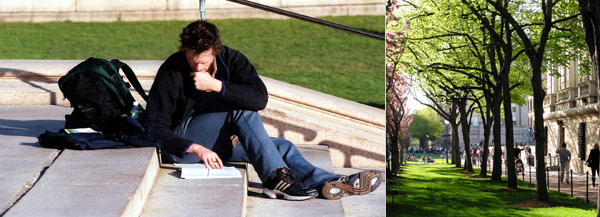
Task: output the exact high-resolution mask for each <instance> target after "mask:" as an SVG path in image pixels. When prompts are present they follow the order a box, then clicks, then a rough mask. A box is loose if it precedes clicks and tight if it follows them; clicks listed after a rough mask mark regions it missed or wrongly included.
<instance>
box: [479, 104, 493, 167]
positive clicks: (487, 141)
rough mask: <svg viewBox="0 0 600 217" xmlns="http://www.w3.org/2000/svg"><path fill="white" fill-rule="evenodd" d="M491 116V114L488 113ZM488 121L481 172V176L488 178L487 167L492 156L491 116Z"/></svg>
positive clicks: (484, 128) (484, 134) (484, 137)
mask: <svg viewBox="0 0 600 217" xmlns="http://www.w3.org/2000/svg"><path fill="white" fill-rule="evenodd" d="M488 114H489V112H488ZM487 121H488V123H486V124H485V125H483V139H484V140H483V153H482V155H481V171H480V172H479V176H482V177H483V176H487V165H488V158H489V157H488V156H489V155H490V150H489V147H490V128H491V125H490V124H489V122H490V121H491V120H490V116H489V115H488V117H487Z"/></svg>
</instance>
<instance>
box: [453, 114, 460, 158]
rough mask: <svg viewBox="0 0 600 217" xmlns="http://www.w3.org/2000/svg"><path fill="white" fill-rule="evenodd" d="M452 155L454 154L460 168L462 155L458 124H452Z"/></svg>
mask: <svg viewBox="0 0 600 217" xmlns="http://www.w3.org/2000/svg"><path fill="white" fill-rule="evenodd" d="M452 156H454V164H455V165H456V167H458V168H460V165H461V162H460V161H461V159H460V158H461V156H460V145H459V140H458V124H455V123H453V124H452Z"/></svg>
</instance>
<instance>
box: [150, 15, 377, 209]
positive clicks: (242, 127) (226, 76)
mask: <svg viewBox="0 0 600 217" xmlns="http://www.w3.org/2000/svg"><path fill="white" fill-rule="evenodd" d="M267 100H268V95H267V89H266V87H265V85H264V84H263V82H262V80H261V79H260V77H259V76H258V74H257V72H256V69H255V68H254V66H252V64H251V63H250V62H249V61H248V59H247V58H246V57H245V56H244V55H243V54H242V53H240V52H239V51H237V50H234V49H231V48H229V47H227V46H224V45H221V37H220V35H219V31H218V29H217V27H216V26H215V25H214V24H212V23H209V22H206V21H200V20H198V21H195V22H193V23H190V24H189V25H188V26H187V27H185V28H184V29H183V32H182V33H181V35H180V46H179V51H178V52H176V53H174V54H173V55H171V56H170V57H169V58H168V59H167V60H166V61H165V62H164V63H163V64H162V65H161V67H160V68H159V70H158V73H157V74H156V78H155V80H154V83H153V85H152V88H151V89H150V94H149V97H148V105H147V109H146V112H145V113H144V115H143V117H142V122H143V123H144V125H145V127H146V128H147V129H148V131H149V132H150V133H151V134H152V135H154V136H155V137H157V138H158V139H159V142H160V143H161V144H162V147H163V160H164V161H166V162H177V163H198V162H204V164H206V166H207V167H209V168H213V169H220V168H222V167H223V161H243V162H249V163H251V164H252V165H253V166H254V168H255V169H256V172H257V173H258V175H259V177H260V179H261V181H262V182H263V187H264V189H263V190H264V191H263V193H264V194H266V195H267V196H268V197H271V198H277V197H281V198H283V199H286V200H307V199H311V198H314V197H316V196H317V195H318V192H317V190H319V192H320V193H321V195H322V196H323V197H325V198H328V199H339V198H341V197H343V196H347V195H357V194H366V193H369V192H372V191H374V190H375V189H376V188H377V187H378V186H379V184H380V183H381V174H380V173H379V172H377V171H363V172H360V173H356V174H353V175H350V176H341V175H337V174H333V173H330V172H327V171H325V170H323V169H321V168H318V167H315V166H313V165H312V164H311V163H310V162H308V161H306V160H305V159H304V157H303V156H302V155H301V154H300V152H299V151H298V150H297V149H296V147H295V146H294V144H292V143H291V142H290V141H288V140H285V139H281V138H272V137H269V135H268V134H267V132H266V130H265V129H264V126H263V122H262V120H261V118H260V116H259V114H258V112H257V110H261V109H264V108H265V107H266V105H267ZM233 135H237V138H236V136H233ZM238 138H239V139H238ZM238 140H239V141H238Z"/></svg>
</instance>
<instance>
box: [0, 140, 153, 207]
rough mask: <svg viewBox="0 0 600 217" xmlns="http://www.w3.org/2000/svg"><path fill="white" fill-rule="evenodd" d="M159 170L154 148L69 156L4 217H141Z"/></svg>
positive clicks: (64, 155) (67, 152) (62, 157)
mask: <svg viewBox="0 0 600 217" xmlns="http://www.w3.org/2000/svg"><path fill="white" fill-rule="evenodd" d="M158 165H159V163H158V158H157V155H156V149H155V148H132V149H106V150H93V151H74V150H65V151H63V153H62V154H61V155H60V156H59V157H58V158H57V159H56V161H55V162H54V164H52V166H50V168H49V169H48V170H47V171H46V172H45V174H44V175H43V176H42V178H41V179H40V180H39V182H38V183H36V185H35V186H34V187H33V188H32V190H31V191H29V192H28V193H27V194H26V195H25V196H24V197H23V198H22V199H21V200H19V201H18V202H17V204H16V205H15V206H14V207H13V208H11V209H10V210H9V211H8V212H7V214H6V216H7V217H11V216H57V217H58V216H131V217H133V216H139V215H140V213H141V211H142V208H143V206H144V203H145V200H146V197H147V195H148V193H149V192H150V189H151V187H152V184H153V182H154V178H155V177H156V173H157V171H158V167H159V166H158Z"/></svg>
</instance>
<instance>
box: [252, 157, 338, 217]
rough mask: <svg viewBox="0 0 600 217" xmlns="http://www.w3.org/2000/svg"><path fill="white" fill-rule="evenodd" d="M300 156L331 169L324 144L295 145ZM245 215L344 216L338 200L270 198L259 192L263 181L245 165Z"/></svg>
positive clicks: (323, 167) (254, 216)
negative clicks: (246, 191) (246, 208)
mask: <svg viewBox="0 0 600 217" xmlns="http://www.w3.org/2000/svg"><path fill="white" fill-rule="evenodd" d="M296 147H297V148H298V150H300V152H301V153H302V155H303V156H304V157H305V158H306V159H307V160H308V161H309V162H311V163H312V164H313V165H315V166H317V167H320V168H322V169H324V170H327V171H330V172H334V170H333V167H332V165H331V159H330V157H329V153H328V152H329V151H328V150H327V147H324V146H319V145H298V146H296ZM248 178H249V183H248V217H260V216H265V215H266V213H268V216H280V217H296V216H297V217H304V216H328V217H343V216H344V208H343V206H342V201H341V200H326V199H320V198H315V199H311V200H307V201H286V200H278V199H270V198H268V197H265V196H264V195H263V194H262V183H261V181H260V179H259V178H258V175H257V174H256V171H255V170H254V168H253V167H252V166H251V165H249V166H248Z"/></svg>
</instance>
